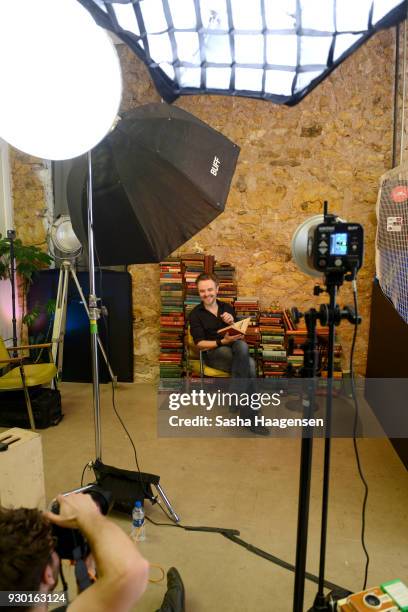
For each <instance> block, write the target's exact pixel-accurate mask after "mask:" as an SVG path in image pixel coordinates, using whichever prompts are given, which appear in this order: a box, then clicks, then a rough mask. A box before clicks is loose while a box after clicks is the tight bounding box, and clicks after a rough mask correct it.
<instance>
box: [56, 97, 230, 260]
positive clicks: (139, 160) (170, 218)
mask: <svg viewBox="0 0 408 612" xmlns="http://www.w3.org/2000/svg"><path fill="white" fill-rule="evenodd" d="M238 155H239V147H238V146H237V145H235V144H234V143H233V142H231V141H230V140H228V138H226V137H225V136H223V135H222V134H220V133H219V132H217V131H216V130H214V129H212V128H211V127H209V126H208V125H207V124H205V123H203V122H202V121H200V120H199V119H197V118H196V117H194V116H193V115H191V114H190V113H187V112H186V111H183V110H182V109H180V108H177V107H172V106H169V105H167V104H148V105H146V106H141V107H139V108H137V109H135V110H132V111H130V112H128V113H126V114H125V115H124V116H123V118H122V119H121V120H120V121H119V123H118V125H117V126H116V128H115V130H114V131H112V132H111V133H110V134H109V135H108V136H107V137H106V138H105V139H104V140H103V141H102V142H101V143H100V144H99V145H98V146H97V147H95V149H94V150H93V151H92V180H93V217H94V233H95V247H96V251H97V254H98V258H99V261H100V263H101V264H102V265H118V264H135V263H154V262H158V261H161V260H162V259H164V258H165V257H167V256H168V255H169V254H170V253H172V252H173V251H174V250H175V249H176V248H177V247H179V246H180V245H181V244H183V243H184V242H186V241H187V240H189V238H191V237H192V236H194V234H196V233H197V232H198V231H200V230H201V229H203V228H204V227H205V226H206V225H208V224H209V223H210V222H211V221H212V220H213V219H215V217H217V216H218V215H219V214H220V213H221V212H222V211H223V210H224V206H225V202H226V199H227V196H228V192H229V188H230V184H231V180H232V177H233V174H234V170H235V166H236V163H237V159H238ZM86 181H87V159H86V158H85V157H81V158H78V160H76V162H75V163H74V166H73V168H72V170H71V172H70V175H69V178H68V186H67V197H68V205H69V210H70V214H71V219H72V224H73V227H74V230H75V233H76V235H77V236H78V238H79V240H80V241H81V243H82V244H83V245H85V244H86V243H87V205H88V203H87V193H86Z"/></svg>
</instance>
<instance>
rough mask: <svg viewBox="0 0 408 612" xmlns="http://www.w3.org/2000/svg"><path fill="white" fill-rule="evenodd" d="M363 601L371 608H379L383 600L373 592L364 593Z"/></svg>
mask: <svg viewBox="0 0 408 612" xmlns="http://www.w3.org/2000/svg"><path fill="white" fill-rule="evenodd" d="M363 601H364V603H365V604H367V606H369V607H370V608H379V607H380V606H381V600H380V599H379V597H377V595H373V594H372V593H368V595H364V598H363Z"/></svg>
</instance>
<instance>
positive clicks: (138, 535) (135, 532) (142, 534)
mask: <svg viewBox="0 0 408 612" xmlns="http://www.w3.org/2000/svg"><path fill="white" fill-rule="evenodd" d="M130 537H131V538H132V540H133V541H134V542H143V541H144V540H145V539H146V531H145V515H144V510H143V506H142V502H141V501H136V502H135V506H134V508H133V511H132V530H131V532H130Z"/></svg>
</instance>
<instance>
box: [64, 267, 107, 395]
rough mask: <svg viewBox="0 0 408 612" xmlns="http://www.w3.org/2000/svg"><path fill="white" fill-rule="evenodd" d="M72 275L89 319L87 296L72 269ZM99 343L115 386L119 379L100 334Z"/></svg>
mask: <svg viewBox="0 0 408 612" xmlns="http://www.w3.org/2000/svg"><path fill="white" fill-rule="evenodd" d="M71 275H72V278H73V279H74V282H75V285H76V288H77V289H78V293H79V295H80V296H81V300H82V303H83V305H84V308H85V310H86V314H87V315H88V317H89V308H88V304H87V303H86V299H85V296H84V294H83V291H82V287H81V285H80V284H79V280H78V277H77V275H76V274H75V270H73V269H72V268H71ZM97 341H98V346H99V349H100V351H101V353H102V357H103V358H104V361H105V363H106V367H107V368H108V370H109V376H110V377H111V380H112V382H113V383H114V384H116V383H117V380H118V377H117V376H116V375H115V374H114V373H113V370H112V368H111V366H110V363H109V360H108V357H107V355H106V352H105V349H104V347H103V344H102V341H101V339H100V337H99V334H98V335H97Z"/></svg>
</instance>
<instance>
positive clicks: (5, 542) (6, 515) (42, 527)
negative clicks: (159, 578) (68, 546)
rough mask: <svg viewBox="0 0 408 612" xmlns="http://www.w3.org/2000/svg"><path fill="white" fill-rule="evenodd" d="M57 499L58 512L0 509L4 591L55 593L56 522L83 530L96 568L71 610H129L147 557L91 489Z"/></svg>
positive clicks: (141, 587) (143, 579) (41, 610)
mask: <svg viewBox="0 0 408 612" xmlns="http://www.w3.org/2000/svg"><path fill="white" fill-rule="evenodd" d="M57 501H58V502H59V504H60V513H59V514H54V513H52V512H44V513H42V512H40V511H38V510H35V509H27V508H20V509H15V510H14V509H13V510H7V509H0V591H37V592H39V593H52V591H53V590H54V589H55V587H56V584H57V582H58V574H59V565H60V559H59V557H58V554H57V553H56V552H55V541H54V538H53V534H52V525H51V523H54V524H56V525H59V526H61V527H66V528H71V529H79V530H80V531H81V532H82V534H83V535H84V536H85V538H86V539H87V541H88V543H89V545H90V549H91V551H92V555H93V558H94V561H95V565H96V569H97V573H98V579H97V580H96V581H95V582H94V583H93V584H92V586H90V587H89V588H87V589H86V590H85V591H83V592H81V593H80V594H79V595H78V596H77V597H76V599H75V601H73V602H72V603H71V604H69V606H68V610H69V612H94V611H95V612H105V611H106V612H122V611H123V612H125V611H128V610H130V609H131V608H132V606H133V605H134V604H135V603H136V602H137V601H138V600H139V599H140V597H141V596H142V594H143V592H144V591H145V589H146V585H147V580H148V562H147V561H146V560H145V559H144V558H143V557H142V556H141V554H140V553H139V552H138V550H137V548H136V546H135V545H134V543H133V542H132V541H131V540H130V538H129V537H128V536H127V535H126V534H125V533H124V532H123V531H122V530H121V529H120V527H118V526H117V525H115V523H113V522H112V521H110V520H109V519H107V518H106V517H105V516H103V515H102V514H101V513H100V511H99V508H98V506H97V505H96V504H95V502H94V501H93V499H92V498H91V496H90V495H84V494H82V493H72V494H70V495H66V496H62V495H60V496H58V498H57ZM7 609H9V608H7ZM14 609H16V608H15V607H14ZM17 609H18V608H17ZM20 609H25V610H27V607H26V606H22V607H21V608H20ZM47 609H48V607H47V604H46V603H44V604H42V605H41V606H39V607H38V606H36V607H33V608H32V610H36V611H38V612H45V611H46V610H47Z"/></svg>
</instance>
